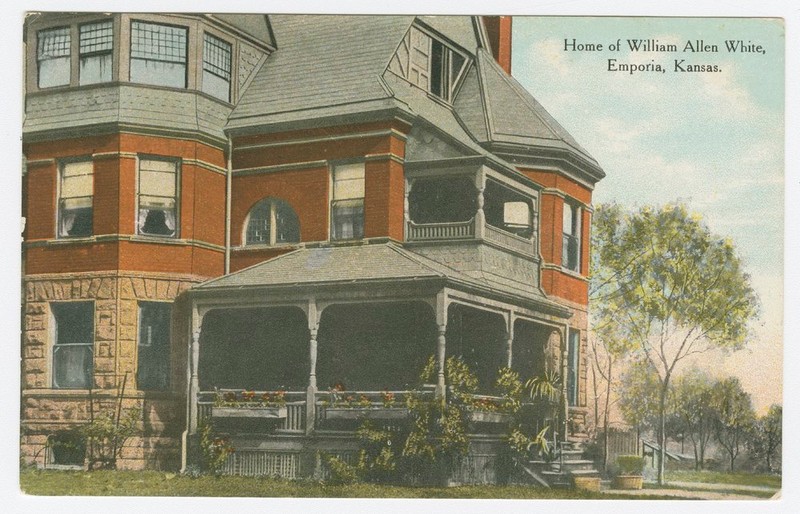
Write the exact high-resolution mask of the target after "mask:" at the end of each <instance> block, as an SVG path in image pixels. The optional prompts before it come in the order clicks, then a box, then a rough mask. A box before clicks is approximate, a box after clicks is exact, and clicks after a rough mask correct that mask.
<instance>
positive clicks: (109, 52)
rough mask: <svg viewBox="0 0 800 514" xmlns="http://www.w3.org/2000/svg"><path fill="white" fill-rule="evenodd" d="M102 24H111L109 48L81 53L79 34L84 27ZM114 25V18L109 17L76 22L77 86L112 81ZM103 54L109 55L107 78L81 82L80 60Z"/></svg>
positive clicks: (80, 34)
mask: <svg viewBox="0 0 800 514" xmlns="http://www.w3.org/2000/svg"><path fill="white" fill-rule="evenodd" d="M103 24H108V25H110V26H111V48H109V49H107V50H96V51H93V52H87V53H86V54H83V53H82V52H81V43H82V41H81V36H82V34H83V29H84V27H86V26H89V25H103ZM114 25H115V24H114V20H113V19H111V18H106V19H100V20H93V21H87V22H83V23H79V24H78V85H79V86H89V85H92V84H105V83H107V82H113V81H114V49H115V48H114V38H115V35H116V33H115V29H114ZM104 55H107V56H109V57H110V61H111V62H110V71H109V77H108V80H98V81H95V82H86V83H84V82H83V73H81V64H82V60H83V59H84V58H92V57H100V56H104Z"/></svg>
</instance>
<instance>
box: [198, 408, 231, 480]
mask: <svg viewBox="0 0 800 514" xmlns="http://www.w3.org/2000/svg"><path fill="white" fill-rule="evenodd" d="M198 432H199V434H200V453H201V456H202V469H203V471H204V472H206V473H210V474H212V475H219V474H220V472H221V471H222V467H223V466H224V465H225V461H226V460H228V456H229V455H230V454H232V453H233V452H234V451H235V450H234V448H233V446H231V444H230V442H229V441H228V439H227V438H225V437H218V436H216V435H215V434H214V432H213V427H212V426H211V423H209V422H208V421H204V422H203V423H202V424H200V426H199V427H198Z"/></svg>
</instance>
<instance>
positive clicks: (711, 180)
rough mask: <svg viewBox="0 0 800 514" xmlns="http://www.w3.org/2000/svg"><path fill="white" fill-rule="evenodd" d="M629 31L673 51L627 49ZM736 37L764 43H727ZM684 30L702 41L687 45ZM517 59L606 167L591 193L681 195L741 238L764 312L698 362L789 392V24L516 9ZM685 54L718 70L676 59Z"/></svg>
mask: <svg viewBox="0 0 800 514" xmlns="http://www.w3.org/2000/svg"><path fill="white" fill-rule="evenodd" d="M565 40H566V43H565ZM628 40H650V41H652V42H653V43H654V44H653V45H652V46H658V47H659V48H660V47H662V46H663V47H667V46H668V45H675V47H676V49H677V50H676V51H666V52H652V51H651V52H645V51H631V49H630V43H629V42H628ZM728 40H730V41H739V40H741V41H743V42H744V43H745V44H747V45H754V47H757V46H758V45H760V46H761V49H760V51H759V50H758V49H757V48H753V47H751V48H753V49H754V50H756V51H754V52H746V53H741V52H729V51H728V49H727V47H726V44H725V41H728ZM618 41H619V49H618V50H617V49H615V45H617V43H618ZM698 41H700V42H699V43H698ZM687 42H690V44H691V47H692V48H695V49H700V48H706V49H707V50H708V51H705V52H699V51H694V52H693V51H691V50H689V49H687V48H686V45H687ZM573 43H574V45H573ZM581 45H583V46H581ZM591 45H594V46H591ZM600 45H602V49H599V46H600ZM711 45H716V49H717V51H716V52H714V51H712V50H713V49H712V48H710V47H711ZM580 48H583V50H580ZM590 48H591V49H590ZM684 50H686V51H684ZM512 58H513V61H512V74H513V75H514V77H515V78H516V79H517V80H519V81H520V82H521V83H522V84H523V85H524V86H525V87H526V88H527V89H528V91H530V92H531V93H532V94H533V95H534V97H536V99H537V100H539V101H540V102H541V103H542V105H543V106H544V107H545V109H547V110H548V112H550V114H552V115H553V116H554V117H555V118H556V120H558V121H559V123H561V124H562V125H563V126H564V127H565V128H566V129H567V131H569V132H570V133H571V134H572V135H573V136H574V137H575V139H576V140H577V141H578V142H579V143H580V144H581V145H582V146H583V147H584V148H586V150H587V151H588V152H589V153H590V154H591V155H592V156H593V157H594V158H595V159H597V161H598V162H599V164H600V166H601V167H602V168H603V169H604V170H605V172H606V178H605V179H603V180H602V181H601V182H600V183H598V184H597V186H596V189H595V192H594V195H593V201H594V203H595V204H598V203H604V202H617V203H618V204H621V205H623V206H626V207H631V208H633V207H637V206H641V205H663V204H666V203H671V202H675V201H680V202H683V203H685V204H686V205H687V206H688V208H689V209H690V210H691V211H692V212H695V213H698V214H700V215H701V216H702V217H703V219H704V220H705V222H706V223H707V225H708V227H709V228H710V229H711V231H712V232H713V233H715V234H717V235H719V236H722V237H730V238H731V239H732V240H733V242H734V244H735V246H736V247H737V249H738V252H739V256H740V257H741V259H742V261H743V262H744V264H745V268H746V270H747V272H748V273H749V274H750V275H751V278H752V285H753V287H754V289H755V290H756V292H757V293H758V295H759V297H760V300H761V316H760V318H759V319H758V320H756V321H755V322H754V323H753V327H752V328H753V335H752V337H751V338H750V340H749V343H748V346H747V348H746V349H745V350H742V351H740V352H736V353H733V354H727V355H726V354H722V353H720V352H713V353H706V354H703V355H702V357H701V358H700V359H698V361H697V362H695V363H691V364H697V365H698V366H700V367H703V368H707V369H709V370H710V371H711V372H712V374H715V375H717V376H724V375H731V374H733V375H736V376H738V377H739V378H740V380H741V382H742V385H743V387H744V388H745V390H747V391H748V392H749V393H750V394H751V396H752V398H753V403H754V405H755V407H756V409H757V410H759V411H762V412H763V411H764V410H765V409H766V408H767V407H768V406H769V405H770V404H772V403H781V395H782V346H783V345H782V340H783V318H782V316H783V255H784V251H783V250H784V248H783V234H784V222H783V220H784V205H783V198H784V71H783V70H784V25H783V22H782V21H781V20H779V19H775V18H773V19H754V18H750V19H747V18H641V17H604V18H600V17H521V16H518V17H515V18H514V20H513V47H512ZM610 59H611V60H613V61H610ZM676 60H677V61H678V64H677V66H676V63H675V61H676ZM681 61H683V62H681ZM623 64H634V65H643V66H637V68H636V71H635V72H634V73H630V71H610V69H609V68H611V69H612V70H617V69H619V68H622V66H621V65H623ZM648 65H649V66H648ZM659 65H660V66H661V69H663V72H662V71H660V70H658V68H657V67H658V66H659ZM687 65H705V66H707V67H712V68H713V67H714V66H716V67H717V70H718V71H712V72H683V71H680V69H681V68H682V69H687ZM642 67H643V68H645V69H644V70H643V71H639V69H640V68H642ZM623 69H624V68H623ZM650 69H655V70H656V71H649V70H650Z"/></svg>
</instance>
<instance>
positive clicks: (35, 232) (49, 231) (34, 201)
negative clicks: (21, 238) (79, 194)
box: [25, 163, 57, 240]
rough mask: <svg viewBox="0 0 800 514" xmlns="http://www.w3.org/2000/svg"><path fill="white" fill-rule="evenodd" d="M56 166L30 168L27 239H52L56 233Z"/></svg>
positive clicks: (27, 189)
mask: <svg viewBox="0 0 800 514" xmlns="http://www.w3.org/2000/svg"><path fill="white" fill-rule="evenodd" d="M56 176H57V173H56V164H55V163H50V164H45V165H35V166H28V172H27V174H26V182H27V184H26V188H25V190H26V193H27V198H26V199H25V204H26V207H27V209H26V210H27V219H26V220H25V239H26V240H31V239H50V238H52V237H54V236H55V233H56V187H57V186H56Z"/></svg>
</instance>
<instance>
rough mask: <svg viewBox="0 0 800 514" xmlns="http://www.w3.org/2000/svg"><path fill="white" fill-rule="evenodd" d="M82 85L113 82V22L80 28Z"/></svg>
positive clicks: (102, 22) (92, 24)
mask: <svg viewBox="0 0 800 514" xmlns="http://www.w3.org/2000/svg"><path fill="white" fill-rule="evenodd" d="M79 32H80V38H79V39H80V50H79V56H80V73H79V77H80V85H82V86H83V85H86V84H97V83H99V82H110V81H111V65H112V59H113V57H112V50H113V49H114V28H113V23H112V21H111V20H108V21H100V22H97V23H87V24H85V25H81V26H80V30H79Z"/></svg>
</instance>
